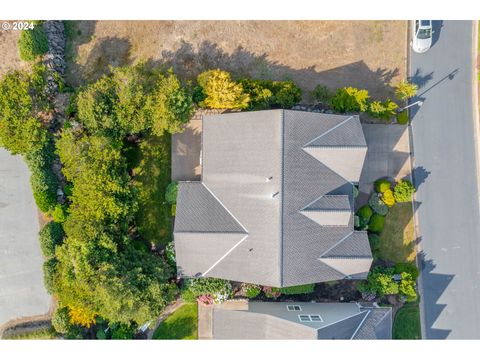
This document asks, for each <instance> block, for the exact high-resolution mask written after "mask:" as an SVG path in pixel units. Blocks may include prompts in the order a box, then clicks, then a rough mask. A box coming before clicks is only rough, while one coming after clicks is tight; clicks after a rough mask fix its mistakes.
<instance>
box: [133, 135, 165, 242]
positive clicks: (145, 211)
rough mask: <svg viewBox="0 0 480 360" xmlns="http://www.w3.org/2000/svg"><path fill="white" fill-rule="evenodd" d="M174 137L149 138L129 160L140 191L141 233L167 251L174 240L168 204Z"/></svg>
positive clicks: (138, 222) (138, 216)
mask: <svg viewBox="0 0 480 360" xmlns="http://www.w3.org/2000/svg"><path fill="white" fill-rule="evenodd" d="M170 146H171V140H170V135H169V134H166V135H164V136H161V137H158V136H149V137H147V138H146V139H145V140H143V141H142V142H141V143H140V145H139V146H138V147H135V148H133V150H129V151H128V153H127V157H128V158H129V162H130V163H131V164H133V165H134V167H133V174H134V176H135V180H134V185H135V187H136V188H137V189H138V195H139V196H138V198H139V210H138V212H137V215H136V223H137V226H138V231H139V233H140V235H142V237H143V238H145V239H146V240H147V241H148V242H150V243H152V244H155V245H156V246H157V247H158V246H160V247H163V246H165V245H166V244H167V243H168V242H170V241H171V239H172V217H171V211H172V210H171V206H170V205H169V204H167V203H166V202H165V190H166V188H167V186H168V184H169V183H170V172H171V162H170V157H171V154H170Z"/></svg>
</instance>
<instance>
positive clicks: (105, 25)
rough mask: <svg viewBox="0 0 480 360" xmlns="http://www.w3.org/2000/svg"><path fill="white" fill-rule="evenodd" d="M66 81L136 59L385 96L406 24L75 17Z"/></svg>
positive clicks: (396, 72) (401, 61) (189, 74)
mask: <svg viewBox="0 0 480 360" xmlns="http://www.w3.org/2000/svg"><path fill="white" fill-rule="evenodd" d="M71 25H72V26H71V28H70V30H69V34H70V35H71V38H73V40H72V41H71V42H70V44H69V45H68V56H67V58H68V61H69V64H68V71H67V73H68V74H67V79H68V81H69V83H70V84H71V85H73V86H77V85H80V84H82V83H84V82H87V81H92V80H95V79H96V78H98V77H99V76H100V75H101V74H102V73H103V72H105V71H108V66H110V65H113V66H117V65H125V64H129V63H133V62H136V61H140V60H144V61H148V62H151V63H152V64H154V65H158V64H164V65H167V66H173V67H174V69H175V70H176V71H177V72H178V73H179V74H180V75H181V76H182V77H184V78H186V79H192V78H194V77H195V76H196V75H197V74H198V73H199V72H200V71H202V70H204V69H206V68H212V67H221V68H224V69H226V70H229V71H231V72H232V73H233V74H234V75H235V76H237V77H240V76H245V75H248V76H252V77H256V78H264V79H277V80H285V79H291V80H294V81H295V82H296V83H298V84H299V86H300V87H302V89H303V90H304V91H305V93H308V92H309V91H310V90H312V89H313V88H314V87H315V86H316V85H317V84H319V83H322V84H325V85H327V86H329V87H331V88H336V87H340V86H346V85H352V86H357V87H364V88H367V89H368V90H369V91H370V93H371V95H373V96H375V97H382V98H384V97H387V96H392V89H391V87H390V84H392V83H395V82H397V81H399V80H400V79H403V78H404V77H405V59H406V43H405V41H406V36H405V33H406V31H407V22H406V21H75V22H72V23H71Z"/></svg>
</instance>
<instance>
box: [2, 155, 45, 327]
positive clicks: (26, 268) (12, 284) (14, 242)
mask: <svg viewBox="0 0 480 360" xmlns="http://www.w3.org/2000/svg"><path fill="white" fill-rule="evenodd" d="M37 233H38V217H37V210H36V207H35V204H34V200H33V196H32V192H31V190H30V183H29V172H28V168H27V166H26V165H25V163H24V162H23V160H22V158H21V157H20V156H12V155H10V154H9V153H8V152H7V151H5V150H4V149H2V148H0V326H1V325H2V324H3V323H5V322H7V321H9V320H13V319H16V318H20V317H24V316H34V315H42V314H45V313H47V312H48V310H49V305H50V296H49V295H48V294H47V292H46V290H45V288H44V285H43V273H42V264H43V258H42V254H41V252H40V246H39V243H38V235H37Z"/></svg>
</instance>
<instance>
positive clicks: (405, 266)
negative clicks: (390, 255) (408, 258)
mask: <svg viewBox="0 0 480 360" xmlns="http://www.w3.org/2000/svg"><path fill="white" fill-rule="evenodd" d="M394 270H395V274H401V273H407V274H410V275H411V276H412V278H413V279H416V278H418V275H420V272H419V271H418V268H417V265H415V264H414V263H398V264H395V267H394Z"/></svg>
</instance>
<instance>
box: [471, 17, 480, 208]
mask: <svg viewBox="0 0 480 360" xmlns="http://www.w3.org/2000/svg"><path fill="white" fill-rule="evenodd" d="M478 26H479V22H478V21H476V20H475V21H472V27H473V30H472V60H473V61H472V67H473V69H472V74H473V84H472V107H473V109H472V110H473V116H474V118H473V126H474V128H475V158H476V160H477V164H476V165H477V195H478V197H479V201H480V176H479V175H480V173H479V172H480V146H479V143H478V142H479V140H480V119H479V112H478V101H479V98H478V73H479V71H478V70H477V65H478V64H477V62H478Z"/></svg>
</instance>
